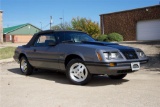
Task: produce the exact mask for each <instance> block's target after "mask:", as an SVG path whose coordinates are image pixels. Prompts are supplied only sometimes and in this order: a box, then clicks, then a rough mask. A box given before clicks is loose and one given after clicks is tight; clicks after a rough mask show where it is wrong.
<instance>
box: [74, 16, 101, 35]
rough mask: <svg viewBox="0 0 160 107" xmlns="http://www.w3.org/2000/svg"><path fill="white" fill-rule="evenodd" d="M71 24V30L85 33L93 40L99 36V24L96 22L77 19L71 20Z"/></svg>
mask: <svg viewBox="0 0 160 107" xmlns="http://www.w3.org/2000/svg"><path fill="white" fill-rule="evenodd" d="M71 23H72V27H73V29H76V30H80V31H83V32H86V33H88V34H89V35H91V36H92V37H93V38H97V37H98V36H99V35H100V27H99V24H98V23H97V22H93V21H92V20H90V19H86V18H80V17H77V18H73V19H72V21H71Z"/></svg>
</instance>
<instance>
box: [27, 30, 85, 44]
mask: <svg viewBox="0 0 160 107" xmlns="http://www.w3.org/2000/svg"><path fill="white" fill-rule="evenodd" d="M54 32H82V31H77V30H44V31H40V32H38V33H35V34H34V35H33V37H32V38H31V40H30V41H29V42H28V43H27V44H26V45H25V46H33V44H34V42H35V40H36V39H37V38H38V35H39V34H43V33H54ZM83 33H84V32H83Z"/></svg>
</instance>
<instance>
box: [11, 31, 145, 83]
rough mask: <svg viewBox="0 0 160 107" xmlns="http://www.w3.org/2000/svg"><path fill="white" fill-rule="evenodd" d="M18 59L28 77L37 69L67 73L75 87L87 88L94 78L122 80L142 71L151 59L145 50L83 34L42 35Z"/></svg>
mask: <svg viewBox="0 0 160 107" xmlns="http://www.w3.org/2000/svg"><path fill="white" fill-rule="evenodd" d="M14 59H15V61H17V62H18V63H20V69H21V71H22V73H24V74H25V75H30V74H32V72H33V70H34V69H49V70H57V71H62V72H65V73H66V75H67V78H68V79H69V80H70V82H71V83H73V84H78V85H84V84H86V83H88V82H89V80H90V79H91V77H92V75H103V74H105V75H108V76H109V77H110V78H111V79H122V78H124V77H125V76H126V75H127V73H131V72H134V71H138V70H139V69H140V65H141V64H144V63H147V62H148V58H147V56H146V55H145V54H144V52H143V51H142V50H141V49H138V48H132V47H127V46H122V45H119V44H117V43H109V42H99V41H95V40H94V39H93V38H91V36H89V35H88V34H86V33H84V32H80V31H53V30H47V31H41V32H39V33H36V34H34V36H33V37H32V39H31V40H30V41H29V42H28V44H27V45H23V46H19V47H17V49H16V50H15V54H14Z"/></svg>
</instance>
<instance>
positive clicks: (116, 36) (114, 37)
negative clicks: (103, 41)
mask: <svg viewBox="0 0 160 107" xmlns="http://www.w3.org/2000/svg"><path fill="white" fill-rule="evenodd" d="M107 38H108V40H109V41H117V42H120V41H123V36H122V35H121V34H119V33H110V34H108V36H107Z"/></svg>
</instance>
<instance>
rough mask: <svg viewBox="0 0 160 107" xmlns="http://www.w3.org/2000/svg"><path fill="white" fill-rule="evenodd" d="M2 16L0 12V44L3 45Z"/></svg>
mask: <svg viewBox="0 0 160 107" xmlns="http://www.w3.org/2000/svg"><path fill="white" fill-rule="evenodd" d="M2 14H3V11H1V10H0V43H3V26H2Z"/></svg>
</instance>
